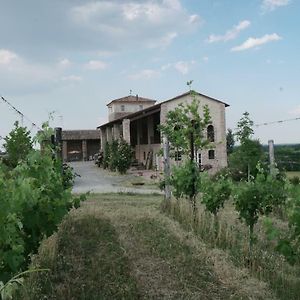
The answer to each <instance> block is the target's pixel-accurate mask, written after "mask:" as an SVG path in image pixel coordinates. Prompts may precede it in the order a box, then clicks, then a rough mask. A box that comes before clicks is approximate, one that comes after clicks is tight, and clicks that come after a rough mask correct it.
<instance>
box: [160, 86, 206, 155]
mask: <svg viewBox="0 0 300 300" xmlns="http://www.w3.org/2000/svg"><path fill="white" fill-rule="evenodd" d="M191 95H192V98H193V100H192V102H191V104H186V105H183V104H179V105H178V106H177V107H176V108H175V109H174V110H171V111H169V112H168V113H167V117H166V122H165V123H164V124H163V125H160V130H161V133H162V134H163V135H165V136H167V137H168V140H169V142H170V143H171V145H172V147H173V148H174V149H181V150H182V152H183V153H184V154H190V152H191V136H193V139H194V145H195V150H199V149H203V148H205V147H208V146H211V143H210V141H209V140H208V139H207V135H206V129H207V126H208V125H209V124H211V117H210V113H209V108H208V106H207V105H204V106H203V107H202V110H203V117H202V116H200V114H199V111H200V101H198V100H197V99H196V96H195V93H194V92H193V91H191Z"/></svg>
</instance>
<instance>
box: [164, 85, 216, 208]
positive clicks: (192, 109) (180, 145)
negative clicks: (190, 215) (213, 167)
mask: <svg viewBox="0 0 300 300" xmlns="http://www.w3.org/2000/svg"><path fill="white" fill-rule="evenodd" d="M191 84H192V81H189V82H188V83H187V85H188V86H189V87H191ZM190 95H191V98H192V102H191V103H190V104H189V103H187V104H185V105H184V104H182V103H181V104H179V105H178V106H177V107H176V108H175V109H174V110H171V111H169V112H168V113H167V116H166V121H165V123H164V124H162V125H160V131H161V133H162V135H164V136H166V137H167V139H168V141H169V142H170V144H171V150H172V149H173V150H175V151H176V152H177V153H178V151H181V152H182V154H185V155H190V163H186V164H185V165H183V166H180V167H177V168H174V170H173V175H172V178H171V180H170V183H171V185H173V188H174V195H175V197H176V198H180V197H181V196H188V197H189V198H190V201H191V203H192V205H193V209H194V212H195V211H196V202H195V196H196V195H197V193H198V192H199V186H198V182H199V180H198V176H199V170H198V167H197V166H196V163H195V158H194V155H195V152H197V150H201V149H204V148H208V147H210V148H212V147H213V146H214V145H213V143H212V142H211V141H210V140H209V137H208V136H207V127H208V125H210V124H211V117H210V112H209V108H208V106H207V105H204V106H203V107H202V112H203V114H202V115H201V114H200V101H199V100H197V98H196V93H195V92H194V91H192V90H190ZM171 155H172V153H171ZM168 180H169V179H168V178H166V179H165V181H168Z"/></svg>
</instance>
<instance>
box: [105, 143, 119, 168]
mask: <svg viewBox="0 0 300 300" xmlns="http://www.w3.org/2000/svg"><path fill="white" fill-rule="evenodd" d="M109 146H110V157H109V163H108V167H109V169H110V171H113V172H114V171H116V170H117V166H118V159H119V151H118V150H119V142H118V141H117V140H113V141H112V142H111V144H110V145H109Z"/></svg>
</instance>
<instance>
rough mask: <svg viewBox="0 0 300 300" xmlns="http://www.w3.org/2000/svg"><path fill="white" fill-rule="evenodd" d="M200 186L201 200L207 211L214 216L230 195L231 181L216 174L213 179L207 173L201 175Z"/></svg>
mask: <svg viewBox="0 0 300 300" xmlns="http://www.w3.org/2000/svg"><path fill="white" fill-rule="evenodd" d="M201 187H202V188H201V192H202V196H201V202H202V203H203V204H204V205H205V207H206V209H207V210H208V211H209V212H211V213H212V214H214V215H215V216H216V215H217V213H218V211H219V210H220V208H223V207H224V203H225V201H226V200H228V199H229V197H230V195H231V191H232V183H231V181H230V180H229V179H227V178H225V177H224V176H218V177H217V178H214V179H213V178H210V177H209V176H208V175H207V174H203V175H202V176H201Z"/></svg>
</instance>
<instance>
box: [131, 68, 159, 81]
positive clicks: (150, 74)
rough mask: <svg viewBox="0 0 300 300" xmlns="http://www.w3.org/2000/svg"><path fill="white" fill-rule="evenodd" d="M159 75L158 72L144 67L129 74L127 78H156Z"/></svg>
mask: <svg viewBox="0 0 300 300" xmlns="http://www.w3.org/2000/svg"><path fill="white" fill-rule="evenodd" d="M159 76H160V72H159V71H156V70H153V69H144V70H141V71H139V72H137V73H135V74H132V75H130V76H129V79H134V80H138V79H152V78H158V77H159Z"/></svg>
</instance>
